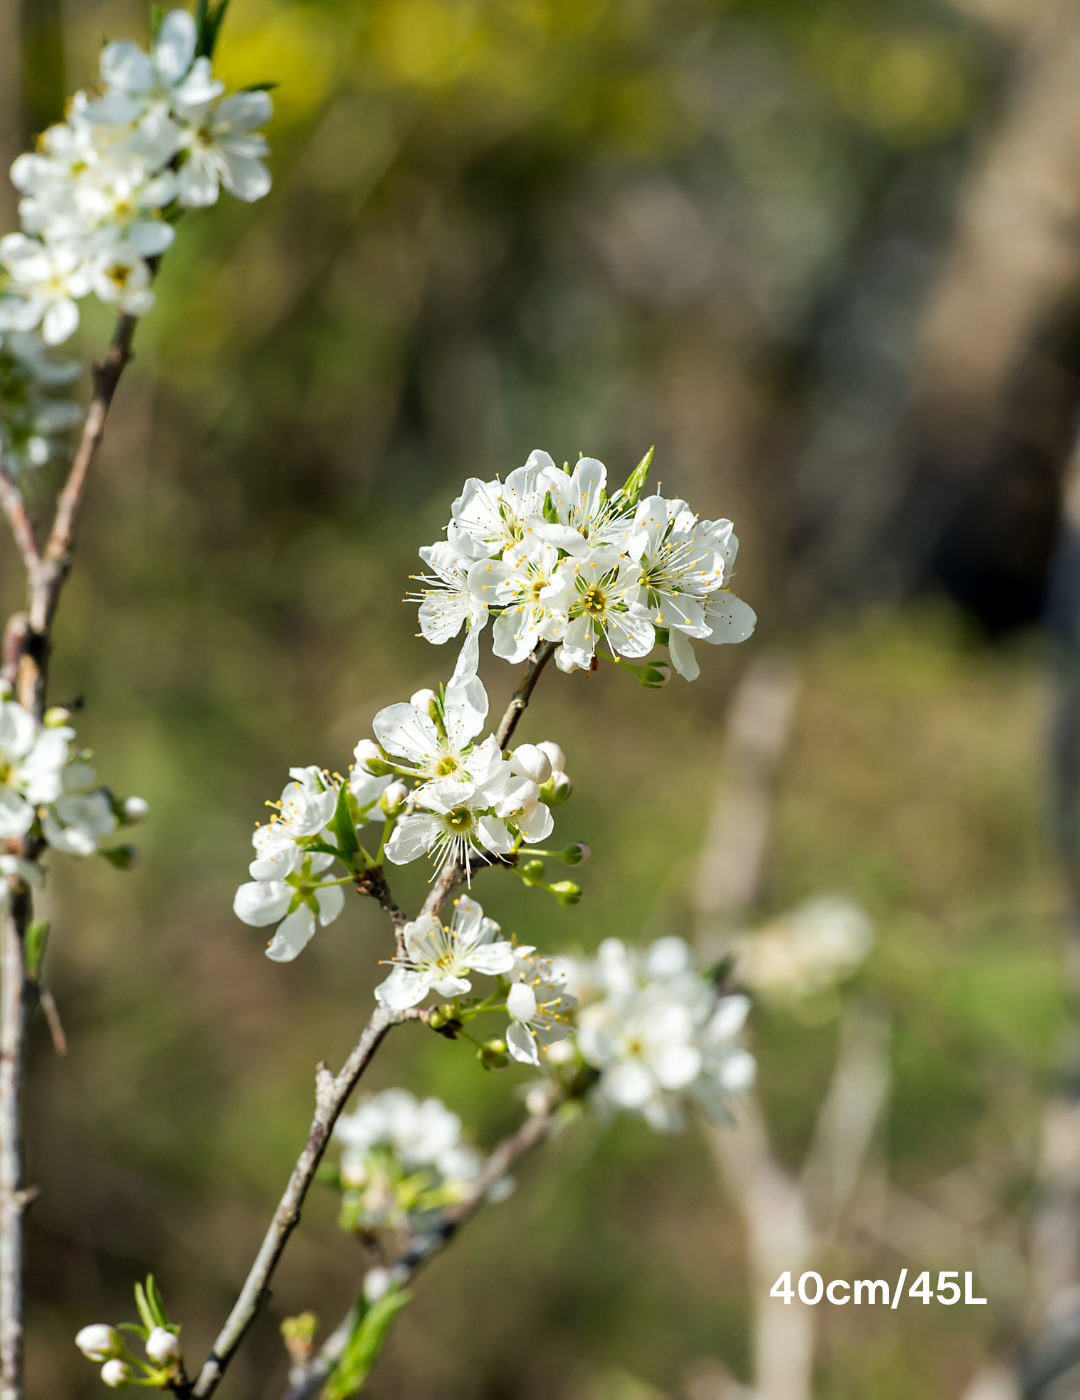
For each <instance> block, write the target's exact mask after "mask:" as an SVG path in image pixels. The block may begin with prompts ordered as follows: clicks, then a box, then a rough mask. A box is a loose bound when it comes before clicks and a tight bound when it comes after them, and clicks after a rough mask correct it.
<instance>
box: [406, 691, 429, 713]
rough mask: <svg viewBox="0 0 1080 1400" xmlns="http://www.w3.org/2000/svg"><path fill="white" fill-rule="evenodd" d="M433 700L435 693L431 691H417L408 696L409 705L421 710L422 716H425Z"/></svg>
mask: <svg viewBox="0 0 1080 1400" xmlns="http://www.w3.org/2000/svg"><path fill="white" fill-rule="evenodd" d="M434 699H435V692H434V691H433V690H418V691H416V692H415V693H414V694H412V695H410V696H409V704H410V705H415V706H416V708H417V709H418V710H423V712H424V714H427V713H428V707H429V706H430V705H431V702H432V700H434Z"/></svg>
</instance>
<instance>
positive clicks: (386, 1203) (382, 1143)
mask: <svg viewBox="0 0 1080 1400" xmlns="http://www.w3.org/2000/svg"><path fill="white" fill-rule="evenodd" d="M334 1137H335V1138H336V1139H337V1140H338V1141H339V1142H340V1143H341V1144H342V1147H343V1151H342V1154H341V1181H342V1185H343V1186H344V1187H345V1188H346V1194H345V1199H344V1203H343V1204H344V1210H343V1223H344V1224H346V1225H347V1226H348V1227H350V1228H355V1227H356V1226H364V1227H368V1228H370V1227H372V1226H379V1225H393V1224H398V1223H400V1222H401V1221H403V1220H405V1219H408V1218H410V1217H417V1216H423V1215H424V1214H426V1213H428V1212H430V1211H432V1210H436V1209H438V1208H440V1207H442V1206H444V1205H448V1204H449V1203H451V1202H452V1201H454V1200H457V1199H459V1198H460V1196H461V1195H462V1193H463V1191H464V1189H465V1188H466V1187H467V1185H468V1183H469V1182H470V1181H471V1180H473V1178H474V1177H476V1175H477V1174H478V1173H479V1171H480V1169H481V1166H482V1165H483V1160H482V1158H481V1157H480V1154H479V1153H478V1152H476V1151H475V1149H473V1148H471V1147H470V1146H468V1145H467V1144H466V1143H464V1142H462V1140H461V1119H460V1118H459V1117H458V1116H457V1114H456V1113H452V1112H451V1111H450V1109H448V1108H447V1107H446V1105H445V1104H443V1103H441V1102H440V1101H439V1100H438V1099H436V1098H429V1099H425V1100H424V1102H423V1103H421V1102H420V1101H419V1100H418V1099H416V1098H415V1097H414V1096H413V1095H412V1094H410V1093H409V1092H408V1090H406V1089H385V1090H383V1092H382V1093H381V1094H376V1095H375V1096H374V1097H373V1098H370V1099H365V1100H364V1101H362V1102H361V1103H360V1104H359V1106H358V1107H357V1108H356V1109H355V1110H354V1111H353V1112H352V1113H351V1114H345V1115H343V1116H342V1117H341V1118H339V1119H338V1121H337V1125H336V1126H335V1128H334Z"/></svg>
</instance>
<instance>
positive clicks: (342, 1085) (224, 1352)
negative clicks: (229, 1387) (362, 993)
mask: <svg viewBox="0 0 1080 1400" xmlns="http://www.w3.org/2000/svg"><path fill="white" fill-rule="evenodd" d="M424 1016H425V1013H424V1012H423V1011H420V1010H417V1009H416V1008H413V1009H412V1010H410V1011H400V1012H388V1011H386V1010H385V1009H384V1008H383V1007H381V1006H378V1007H376V1009H375V1011H374V1013H373V1014H372V1017H371V1020H370V1021H369V1022H368V1023H367V1025H366V1027H365V1028H364V1031H363V1034H362V1035H361V1036H360V1039H359V1040H358V1041H357V1043H356V1046H355V1047H354V1049H353V1052H352V1054H351V1055H350V1056H349V1058H348V1059H347V1060H346V1061H345V1064H344V1065H343V1066H342V1068H341V1070H340V1071H339V1072H338V1073H337V1074H336V1075H335V1074H332V1073H331V1071H330V1070H329V1069H328V1067H327V1066H326V1065H325V1064H321V1065H320V1066H319V1068H318V1071H317V1074H316V1091H315V1116H314V1118H313V1119H312V1120H311V1129H310V1131H309V1132H308V1138H307V1142H306V1143H305V1144H304V1150H303V1151H302V1152H301V1153H300V1156H299V1157H298V1158H297V1161H296V1165H295V1167H293V1170H292V1175H291V1176H290V1177H289V1184H288V1186H287V1187H286V1188H285V1193H284V1195H283V1196H282V1198H281V1200H280V1202H279V1203H278V1207H277V1210H275V1211H274V1218H273V1220H271V1222H270V1227H269V1229H268V1230H267V1232H266V1235H265V1236H264V1238H263V1242H262V1245H261V1246H260V1248H259V1252H258V1254H257V1255H256V1257H255V1262H254V1264H252V1266H251V1270H250V1272H249V1273H248V1276H247V1278H246V1279H245V1280H244V1285H243V1287H242V1288H241V1290H240V1295H239V1297H238V1298H237V1300H236V1303H235V1304H234V1306H233V1310H232V1312H231V1313H230V1314H229V1317H228V1320H227V1322H226V1323H225V1326H224V1327H223V1328H222V1329H221V1332H220V1333H219V1334H218V1338H217V1340H216V1341H215V1343H214V1345H213V1348H212V1349H211V1352H210V1355H209V1356H208V1357H207V1358H206V1361H205V1362H204V1363H203V1368H202V1370H201V1371H200V1372H199V1378H198V1380H197V1381H196V1382H195V1384H194V1385H193V1386H192V1387H191V1388H190V1389H189V1390H188V1391H186V1392H183V1393H184V1394H186V1395H190V1396H191V1397H193V1400H205V1397H206V1396H210V1395H213V1393H214V1391H215V1390H216V1389H217V1387H218V1385H219V1383H220V1381H221V1378H222V1376H223V1375H224V1374H225V1368H226V1367H227V1366H228V1364H229V1362H230V1361H231V1360H232V1358H233V1356H234V1355H235V1353H236V1349H237V1347H238V1346H239V1345H240V1343H241V1342H242V1341H243V1339H244V1334H245V1333H246V1332H247V1329H248V1328H249V1327H250V1326H251V1324H252V1322H253V1321H254V1320H255V1315H256V1313H257V1312H258V1310H259V1306H260V1304H261V1303H262V1302H263V1300H264V1299H265V1298H266V1296H267V1285H268V1284H269V1282H270V1279H271V1277H272V1275H273V1272H274V1270H275V1268H276V1267H277V1264H278V1260H279V1259H280V1258H281V1255H282V1251H283V1250H284V1248H285V1245H286V1242H287V1241H288V1238H289V1236H290V1235H291V1234H292V1232H293V1230H294V1229H295V1228H296V1226H297V1224H298V1222H299V1220H300V1211H301V1208H302V1206H303V1204H304V1199H305V1197H306V1196H307V1193H308V1190H309V1188H310V1186H311V1183H312V1182H313V1181H314V1179H315V1171H316V1169H317V1167H318V1165H319V1163H320V1162H321V1161H322V1157H323V1153H324V1152H325V1151H326V1146H327V1143H328V1142H329V1141H330V1134H331V1133H332V1132H333V1129H334V1124H335V1123H336V1122H337V1120H338V1118H339V1116H340V1114H341V1111H342V1109H343V1108H344V1107H345V1102H346V1100H347V1099H348V1097H349V1095H350V1094H351V1093H352V1091H353V1089H354V1088H355V1087H356V1084H357V1081H358V1080H359V1078H360V1076H361V1075H362V1074H363V1072H364V1070H365V1069H366V1068H367V1066H368V1065H369V1064H370V1062H371V1059H372V1057H373V1056H374V1054H375V1051H376V1050H377V1049H378V1048H379V1046H380V1045H381V1043H382V1041H383V1038H384V1036H385V1035H386V1033H387V1031H388V1030H389V1029H390V1027H391V1026H393V1025H397V1024H399V1023H400V1022H402V1021H419V1020H423V1019H424Z"/></svg>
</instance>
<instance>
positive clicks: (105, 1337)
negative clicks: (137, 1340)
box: [75, 1322, 124, 1361]
mask: <svg viewBox="0 0 1080 1400" xmlns="http://www.w3.org/2000/svg"><path fill="white" fill-rule="evenodd" d="M75 1345H76V1346H77V1347H78V1348H79V1350H80V1351H81V1352H82V1354H83V1356H85V1357H88V1358H89V1359H90V1360H91V1361H108V1359H109V1357H110V1356H115V1355H116V1353H117V1352H119V1351H123V1349H124V1339H123V1338H122V1337H121V1336H120V1333H119V1332H118V1331H117V1330H116V1328H115V1327H109V1326H108V1325H107V1324H106V1323H104V1322H93V1323H91V1324H90V1326H89V1327H84V1328H83V1329H82V1331H81V1332H77V1333H76V1334H75Z"/></svg>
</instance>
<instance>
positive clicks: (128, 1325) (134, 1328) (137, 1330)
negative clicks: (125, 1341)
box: [116, 1322, 150, 1342]
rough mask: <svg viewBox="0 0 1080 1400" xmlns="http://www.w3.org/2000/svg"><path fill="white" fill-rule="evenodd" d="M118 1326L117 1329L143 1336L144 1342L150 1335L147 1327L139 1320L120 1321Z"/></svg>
mask: <svg viewBox="0 0 1080 1400" xmlns="http://www.w3.org/2000/svg"><path fill="white" fill-rule="evenodd" d="M116 1327H117V1331H120V1332H134V1334H135V1336H136V1337H141V1338H142V1339H143V1341H144V1342H145V1341H146V1339H147V1337H149V1335H150V1333H149V1332H148V1331H147V1329H146V1328H145V1327H140V1326H139V1324H138V1323H137V1322H118V1323H117V1324H116Z"/></svg>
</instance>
